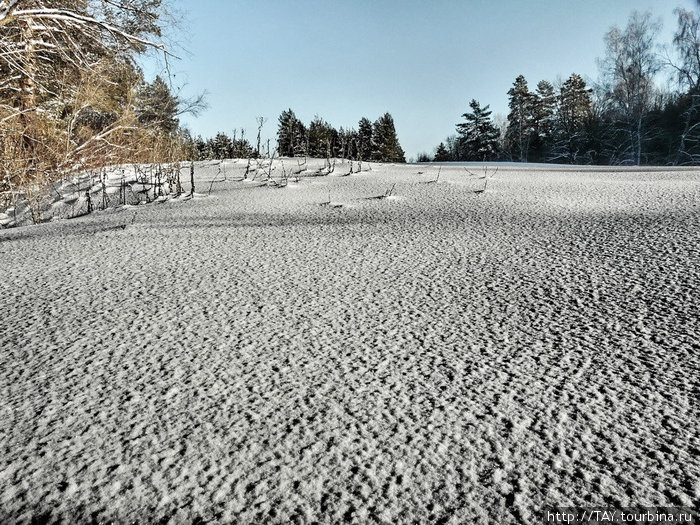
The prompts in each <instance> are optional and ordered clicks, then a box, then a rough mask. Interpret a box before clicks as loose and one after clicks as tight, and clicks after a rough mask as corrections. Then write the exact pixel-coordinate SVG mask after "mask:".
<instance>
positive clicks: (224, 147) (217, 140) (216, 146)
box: [212, 131, 233, 159]
mask: <svg viewBox="0 0 700 525" xmlns="http://www.w3.org/2000/svg"><path fill="white" fill-rule="evenodd" d="M212 153H213V154H214V158H216V159H230V158H232V157H233V144H232V142H231V138H230V137H229V136H228V135H227V134H226V133H223V132H221V131H220V132H219V133H217V134H216V137H214V141H213V143H212Z"/></svg>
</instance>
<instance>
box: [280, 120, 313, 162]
mask: <svg viewBox="0 0 700 525" xmlns="http://www.w3.org/2000/svg"><path fill="white" fill-rule="evenodd" d="M305 135H306V127H305V126H304V124H302V122H301V120H299V119H298V118H297V116H296V115H295V114H294V111H292V110H291V109H288V110H287V111H283V112H282V114H281V115H280V117H279V128H278V130H277V151H278V152H279V155H280V156H281V157H294V156H296V155H303V153H304V149H305Z"/></svg>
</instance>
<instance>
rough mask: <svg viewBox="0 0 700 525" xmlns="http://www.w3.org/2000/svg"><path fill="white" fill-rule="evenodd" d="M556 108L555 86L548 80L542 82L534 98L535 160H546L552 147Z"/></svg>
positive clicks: (533, 148) (538, 85)
mask: <svg viewBox="0 0 700 525" xmlns="http://www.w3.org/2000/svg"><path fill="white" fill-rule="evenodd" d="M556 108H557V95H556V93H555V91H554V86H552V84H550V83H549V82H547V81H546V80H541V81H540V82H539V83H538V84H537V90H536V91H535V93H534V96H533V127H534V137H533V144H532V151H533V156H534V159H535V160H545V159H546V157H547V152H548V150H549V148H550V147H551V145H552V137H553V133H554V120H555V113H556Z"/></svg>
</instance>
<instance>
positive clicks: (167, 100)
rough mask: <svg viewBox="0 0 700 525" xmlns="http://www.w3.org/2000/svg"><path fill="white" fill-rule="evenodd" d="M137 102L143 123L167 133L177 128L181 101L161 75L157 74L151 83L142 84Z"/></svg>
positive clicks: (139, 115)
mask: <svg viewBox="0 0 700 525" xmlns="http://www.w3.org/2000/svg"><path fill="white" fill-rule="evenodd" d="M136 104H137V107H136V112H137V115H138V120H139V122H141V123H142V124H148V125H154V126H156V127H157V128H159V129H161V130H163V131H165V132H166V133H173V132H174V131H175V130H176V129H177V127H178V124H179V122H178V119H177V114H178V107H179V106H180V101H179V100H178V98H177V97H176V96H174V95H173V94H172V93H171V91H170V87H169V86H168V84H166V83H165V81H164V80H163V79H162V78H161V77H160V76H156V78H155V79H154V80H153V82H151V83H150V84H149V83H144V84H143V85H142V87H141V89H139V91H138V95H137V101H136Z"/></svg>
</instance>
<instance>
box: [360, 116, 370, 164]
mask: <svg viewBox="0 0 700 525" xmlns="http://www.w3.org/2000/svg"><path fill="white" fill-rule="evenodd" d="M357 143H358V144H357V148H358V159H360V160H370V159H371V158H372V123H371V122H370V121H369V119H367V118H365V117H362V118H361V119H360V122H359V123H358V132H357Z"/></svg>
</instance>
